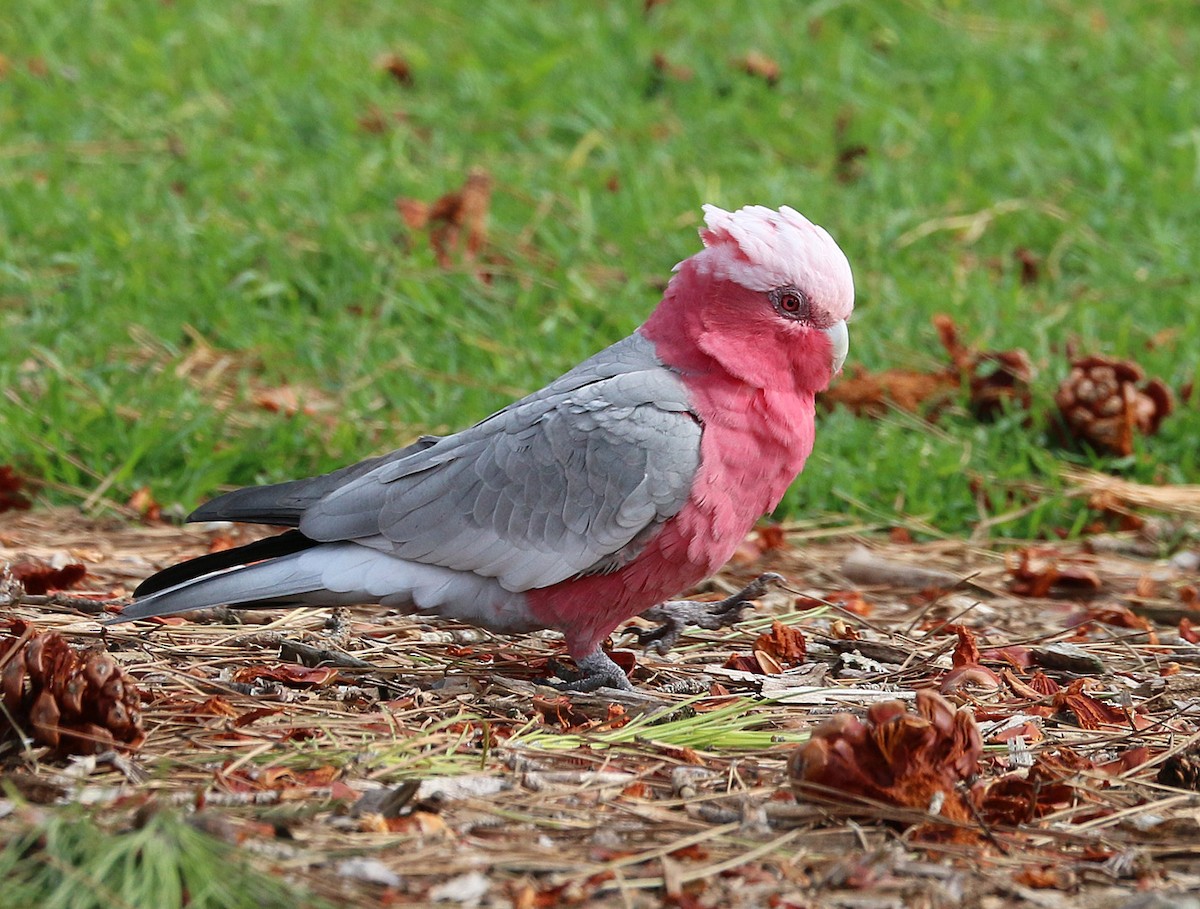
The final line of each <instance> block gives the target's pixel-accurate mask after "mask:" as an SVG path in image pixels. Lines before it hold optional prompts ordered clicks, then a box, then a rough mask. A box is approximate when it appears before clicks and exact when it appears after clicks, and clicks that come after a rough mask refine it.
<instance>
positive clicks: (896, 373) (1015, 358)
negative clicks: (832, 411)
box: [821, 315, 1034, 420]
mask: <svg viewBox="0 0 1200 909" xmlns="http://www.w3.org/2000/svg"><path fill="white" fill-rule="evenodd" d="M933 324H934V327H935V328H936V329H937V333H938V338H939V339H940V340H941V342H942V346H943V347H944V348H945V350H946V354H947V356H948V358H949V360H950V363H949V365H948V366H946V367H943V368H942V369H939V370H934V371H931V372H921V371H918V370H911V369H889V370H885V371H883V372H878V373H870V372H867V371H866V370H862V369H860V370H858V371H855V372H851V373H850V375H849V376H847V377H846V378H843V379H841V380H839V381H838V382H837V384H835V385H834V386H833V387H831V388H830V389H829V390H828V391H826V392H825V393H824V394H823V395H822V396H821V400H822V401H823V402H824V404H825V405H826V406H830V407H831V406H833V405H835V404H840V405H842V406H843V407H846V408H848V409H849V410H851V411H853V412H854V413H856V414H859V415H866V416H873V417H879V416H882V415H883V414H885V413H886V412H887V411H888V409H889V408H891V407H897V408H899V409H900V410H904V411H908V412H910V413H925V414H927V415H928V416H930V417H931V418H936V416H937V413H938V412H939V411H940V410H942V409H944V408H945V407H946V406H947V405H948V404H949V403H950V402H951V401H952V400H953V399H954V398H955V396H956V395H957V394H958V392H959V390H960V389H963V388H965V389H966V390H967V395H968V401H969V403H970V406H971V411H972V413H974V414H975V416H976V417H977V418H978V419H980V420H991V419H994V418H995V417H996V416H998V415H999V414H1000V413H1001V412H1002V411H1003V410H1004V409H1005V408H1007V407H1015V408H1018V409H1022V410H1027V409H1028V408H1029V405H1030V401H1031V394H1030V382H1031V381H1032V379H1033V374H1034V370H1033V363H1032V362H1031V361H1030V359H1029V355H1028V354H1027V353H1025V351H1023V350H1019V349H1018V350H977V349H975V348H973V347H970V346H967V345H966V344H964V343H963V342H962V341H961V339H960V337H959V331H958V328H957V326H956V325H955V324H954V321H953V320H952V319H951V318H950V317H949V316H947V315H937V316H934V319H933Z"/></svg>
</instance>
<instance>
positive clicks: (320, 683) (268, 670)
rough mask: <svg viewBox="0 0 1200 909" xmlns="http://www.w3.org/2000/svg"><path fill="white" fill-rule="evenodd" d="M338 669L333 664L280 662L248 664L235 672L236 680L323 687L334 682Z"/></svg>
mask: <svg viewBox="0 0 1200 909" xmlns="http://www.w3.org/2000/svg"><path fill="white" fill-rule="evenodd" d="M337 677H338V671H337V670H336V669H334V668H333V667H331V666H314V667H309V666H301V665H299V664H297V663H280V664H279V665H278V666H246V667H244V668H242V669H239V670H238V671H237V672H235V673H234V674H233V680H234V681H235V682H243V683H245V682H259V681H267V682H279V683H280V684H281V685H287V686H288V687H289V688H323V687H325V686H326V685H329V684H332V683H333V682H334V680H336V679H337Z"/></svg>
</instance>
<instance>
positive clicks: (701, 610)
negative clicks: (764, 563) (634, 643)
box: [637, 571, 783, 653]
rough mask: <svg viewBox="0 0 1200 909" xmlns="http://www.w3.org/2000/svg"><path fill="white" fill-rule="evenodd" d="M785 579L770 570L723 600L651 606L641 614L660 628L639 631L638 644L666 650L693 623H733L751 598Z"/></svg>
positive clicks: (712, 626) (706, 625) (723, 625)
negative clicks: (659, 623) (656, 623)
mask: <svg viewBox="0 0 1200 909" xmlns="http://www.w3.org/2000/svg"><path fill="white" fill-rule="evenodd" d="M782 580H783V577H782V576H781V575H778V574H775V573H774V572H773V571H768V572H767V573H766V574H760V575H759V576H758V577H756V578H755V579H754V580H753V581H751V582H750V583H749V584H747V585H746V586H745V587H743V588H742V589H741V590H739V591H738V592H737V593H734V594H730V595H729V596H727V597H726V598H725V599H723V600H714V601H712V602H707V603H706V602H704V601H703V600H670V601H668V602H666V603H660V604H659V605H658V606H651V607H650V608H649V609H647V610H646V611H645V612H643V613H642V617H643V618H646V619H650V620H651V621H654V622H661V623H662V624H661V625H659V626H658V627H657V628H647V629H645V630H644V631H638V632H637V638H638V644H640V645H641V646H642V647H645V648H646V649H647V650H655V651H657V652H658V653H666V652H667V651H668V650H670V649H671V648H672V647H674V646H675V642H676V641H678V640H679V636H680V635H681V634H683V630H684V629H685V628H687V627H688V626H690V625H695V626H696V627H698V628H709V629H715V628H726V627H728V626H731V625H733V624H735V623H736V622H738V621H740V620H741V618H742V610H743V609H748V608H749V607H750V605H751V603H750V601H751V600H754V599H757V598H758V597H760V596H762V595H763V594H764V593H766V592H767V588H769V587H770V586H771V585H772V584H778V583H779V582H781V581H782Z"/></svg>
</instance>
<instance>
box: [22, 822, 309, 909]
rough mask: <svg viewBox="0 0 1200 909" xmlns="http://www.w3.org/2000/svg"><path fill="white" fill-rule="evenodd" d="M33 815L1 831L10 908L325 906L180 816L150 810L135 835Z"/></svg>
mask: <svg viewBox="0 0 1200 909" xmlns="http://www.w3.org/2000/svg"><path fill="white" fill-rule="evenodd" d="M25 813H26V814H27V815H28V816H27V817H26V818H24V819H23V820H21V821H20V822H18V823H14V822H12V821H11V819H10V820H9V821H7V822H5V825H4V827H3V828H0V838H2V839H3V842H4V845H3V848H0V879H2V880H3V881H4V886H3V887H2V888H0V907H3V909H25V907H29V906H39V907H42V909H92V907H95V909H108V907H114V906H116V907H139V909H140V907H157V909H171V907H176V906H179V907H182V906H188V907H191V909H209V907H211V909H243V907H244V909H259V907H289V906H320V905H327V904H325V903H321V902H318V901H316V900H315V899H313V898H312V897H311V896H309V895H308V894H306V893H305V892H304V891H303V890H302V889H301V888H300V887H297V886H292V885H289V884H288V883H286V882H285V881H283V880H281V879H279V878H278V877H276V876H275V875H272V874H269V873H267V872H265V871H260V870H257V869H255V868H253V867H252V866H251V865H250V863H249V861H248V860H247V859H246V857H245V856H243V855H239V854H238V853H237V850H236V847H235V846H233V845H231V844H227V843H225V842H223V841H221V840H218V839H215V838H214V837H212V836H210V835H208V834H206V833H204V832H202V831H201V830H200V829H198V828H197V827H194V826H192V825H190V824H189V823H188V822H187V821H186V820H185V819H184V818H183V817H182V816H181V815H179V814H178V813H175V812H170V811H156V812H151V813H149V814H148V816H147V817H146V818H145V819H144V820H143V821H142V822H139V823H137V824H135V825H133V826H132V827H129V828H127V829H111V825H102V824H100V823H98V822H97V821H96V820H95V819H94V818H93V817H91V816H89V815H88V814H87V813H85V812H84V811H83V810H82V809H79V808H76V807H72V808H60V809H57V810H54V811H52V812H46V813H41V812H34V811H33V810H30V811H27V812H25ZM276 871H277V870H276Z"/></svg>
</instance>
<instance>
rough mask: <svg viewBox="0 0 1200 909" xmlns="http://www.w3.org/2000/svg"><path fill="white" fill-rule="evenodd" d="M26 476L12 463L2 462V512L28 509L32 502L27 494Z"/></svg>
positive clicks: (0, 480)
mask: <svg viewBox="0 0 1200 909" xmlns="http://www.w3.org/2000/svg"><path fill="white" fill-rule="evenodd" d="M25 485H26V483H25V478H24V477H23V476H21V475H20V474H19V473H17V472H16V471H15V470H13V468H12V466H11V465H10V464H0V512H5V511H14V510H15V511H28V510H29V508H30V507H31V505H32V503H31V502H30V501H29V498H28V497H27V496H26V495H25V492H24V490H25Z"/></svg>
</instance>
